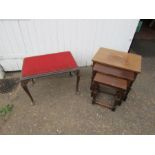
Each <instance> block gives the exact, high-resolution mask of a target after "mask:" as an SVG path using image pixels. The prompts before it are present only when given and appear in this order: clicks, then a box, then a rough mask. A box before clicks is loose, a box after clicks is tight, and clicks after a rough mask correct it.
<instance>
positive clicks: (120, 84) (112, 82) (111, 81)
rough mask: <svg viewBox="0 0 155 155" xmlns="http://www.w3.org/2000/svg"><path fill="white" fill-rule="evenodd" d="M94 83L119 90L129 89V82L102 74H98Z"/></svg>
mask: <svg viewBox="0 0 155 155" xmlns="http://www.w3.org/2000/svg"><path fill="white" fill-rule="evenodd" d="M94 81H95V82H98V83H101V84H105V85H108V86H111V87H115V88H119V89H123V90H126V89H127V80H124V79H120V78H117V77H113V76H109V75H105V74H101V73H96V75H95V77H94Z"/></svg>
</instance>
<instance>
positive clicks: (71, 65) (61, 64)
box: [21, 51, 80, 102]
mask: <svg viewBox="0 0 155 155" xmlns="http://www.w3.org/2000/svg"><path fill="white" fill-rule="evenodd" d="M67 72H68V73H70V74H71V72H74V73H76V76H77V80H76V92H78V91H79V81H80V70H79V67H78V65H77V63H76V62H75V60H74V58H73V56H72V54H71V52H70V51H65V52H60V53H53V54H46V55H40V56H32V57H26V58H24V62H23V67H22V77H21V86H22V88H23V89H24V91H25V92H26V93H27V94H28V96H29V97H30V99H31V101H32V102H34V100H33V97H32V95H31V93H30V91H29V89H28V87H27V84H28V82H29V81H30V80H32V82H33V79H35V78H40V77H45V76H49V75H56V74H62V73H67Z"/></svg>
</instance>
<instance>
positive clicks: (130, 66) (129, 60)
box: [92, 48, 142, 73]
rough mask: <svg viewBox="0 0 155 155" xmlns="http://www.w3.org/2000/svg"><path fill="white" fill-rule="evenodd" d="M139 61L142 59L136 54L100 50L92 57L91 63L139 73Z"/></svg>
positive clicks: (105, 49)
mask: <svg viewBox="0 0 155 155" xmlns="http://www.w3.org/2000/svg"><path fill="white" fill-rule="evenodd" d="M141 59H142V57H141V56H140V55H137V54H132V53H126V52H120V51H116V50H112V49H107V48H100V49H99V50H98V51H97V53H96V54H95V56H94V57H93V59H92V61H93V62H97V63H100V64H103V65H108V66H111V67H116V68H121V69H124V70H129V71H133V72H136V73H140V72H141Z"/></svg>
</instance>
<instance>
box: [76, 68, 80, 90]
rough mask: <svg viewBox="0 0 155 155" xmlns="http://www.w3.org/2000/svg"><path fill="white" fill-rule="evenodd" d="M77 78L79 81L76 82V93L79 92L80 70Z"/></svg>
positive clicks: (77, 72)
mask: <svg viewBox="0 0 155 155" xmlns="http://www.w3.org/2000/svg"><path fill="white" fill-rule="evenodd" d="M76 76H77V80H76V92H79V82H80V70H77V71H76Z"/></svg>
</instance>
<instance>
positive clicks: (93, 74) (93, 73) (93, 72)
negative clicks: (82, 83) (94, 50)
mask: <svg viewBox="0 0 155 155" xmlns="http://www.w3.org/2000/svg"><path fill="white" fill-rule="evenodd" d="M95 74H96V72H95V71H92V77H91V84H90V90H92V83H93V79H94V76H95Z"/></svg>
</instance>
